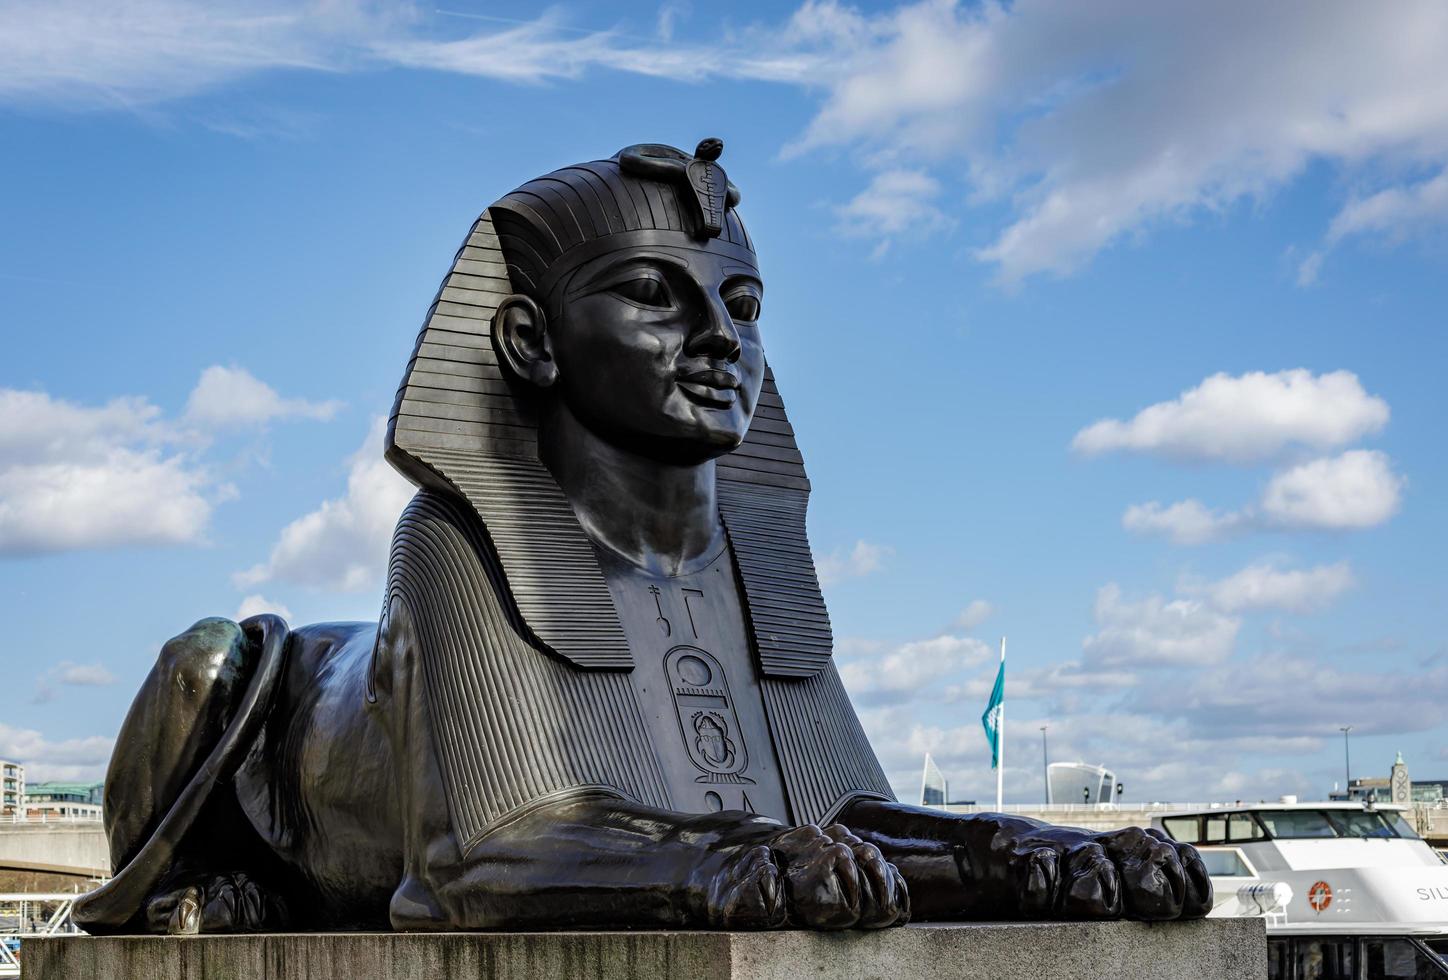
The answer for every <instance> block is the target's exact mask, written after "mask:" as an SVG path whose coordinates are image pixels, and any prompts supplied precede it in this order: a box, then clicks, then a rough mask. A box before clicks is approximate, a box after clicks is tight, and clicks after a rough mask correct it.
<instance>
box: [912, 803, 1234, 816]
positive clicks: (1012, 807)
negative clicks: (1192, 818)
mask: <svg viewBox="0 0 1448 980" xmlns="http://www.w3.org/2000/svg"><path fill="white" fill-rule="evenodd" d="M1242 805H1243V804H1238V803H1051V804H1046V803H1007V804H1005V805H1004V806H992V805H991V804H988V803H973V804H964V803H949V804H946V806H945V807H943V808H941V807H937V809H948V810H950V812H952V813H1016V814H1022V815H1026V814H1037V813H1119V812H1122V811H1126V810H1136V811H1143V810H1144V811H1146V812H1148V813H1172V812H1174V811H1176V810H1225V809H1231V808H1234V807H1238V806H1242Z"/></svg>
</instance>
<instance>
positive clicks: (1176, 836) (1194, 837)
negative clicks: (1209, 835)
mask: <svg viewBox="0 0 1448 980" xmlns="http://www.w3.org/2000/svg"><path fill="white" fill-rule="evenodd" d="M1161 826H1162V829H1163V830H1165V831H1166V833H1167V836H1168V837H1170V838H1171V839H1172V840H1175V841H1181V842H1182V843H1183V844H1197V843H1200V842H1201V839H1202V837H1201V829H1200V827H1201V821H1200V820H1199V819H1198V818H1197V817H1167V818H1166V819H1164V820H1162V822H1161Z"/></svg>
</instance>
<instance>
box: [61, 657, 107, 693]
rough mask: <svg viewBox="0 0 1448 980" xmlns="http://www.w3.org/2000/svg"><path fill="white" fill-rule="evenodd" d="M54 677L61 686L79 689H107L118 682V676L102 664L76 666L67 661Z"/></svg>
mask: <svg viewBox="0 0 1448 980" xmlns="http://www.w3.org/2000/svg"><path fill="white" fill-rule="evenodd" d="M53 676H54V677H55V679H56V680H57V681H59V682H60V683H61V684H72V685H75V686H77V687H106V686H108V685H111V684H114V683H115V682H116V675H115V674H112V673H111V672H110V671H109V670H107V669H106V668H105V667H104V666H103V665H101V664H74V663H70V662H69V661H67V662H64V663H62V664H60V665H59V666H58V667H57V668H56V669H55V671H54V672H53Z"/></svg>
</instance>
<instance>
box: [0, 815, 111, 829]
mask: <svg viewBox="0 0 1448 980" xmlns="http://www.w3.org/2000/svg"><path fill="white" fill-rule="evenodd" d="M100 822H101V815H100V814H99V813H29V814H27V813H20V812H18V811H17V812H15V813H6V814H0V826H3V825H5V824H17V823H25V824H30V823H100Z"/></svg>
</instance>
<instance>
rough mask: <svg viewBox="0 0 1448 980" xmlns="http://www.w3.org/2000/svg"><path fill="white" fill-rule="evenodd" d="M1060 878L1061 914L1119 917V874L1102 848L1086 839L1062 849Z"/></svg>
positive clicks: (1080, 916) (1084, 917) (1120, 905)
mask: <svg viewBox="0 0 1448 980" xmlns="http://www.w3.org/2000/svg"><path fill="white" fill-rule="evenodd" d="M1064 864H1065V868H1064V874H1063V880H1062V882H1061V899H1060V910H1061V915H1062V916H1063V917H1065V918H1068V919H1077V918H1080V919H1117V918H1120V917H1121V911H1122V902H1121V877H1120V875H1118V874H1117V872H1116V865H1114V864H1112V863H1111V859H1110V858H1109V857H1107V856H1106V851H1105V849H1103V848H1102V846H1101V845H1100V844H1098V843H1096V842H1095V841H1094V840H1086V841H1082V842H1081V843H1079V844H1077V845H1075V846H1074V847H1072V848H1071V849H1070V850H1068V851H1067V852H1066V856H1065V862H1064Z"/></svg>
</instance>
